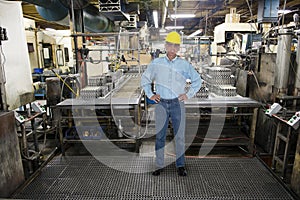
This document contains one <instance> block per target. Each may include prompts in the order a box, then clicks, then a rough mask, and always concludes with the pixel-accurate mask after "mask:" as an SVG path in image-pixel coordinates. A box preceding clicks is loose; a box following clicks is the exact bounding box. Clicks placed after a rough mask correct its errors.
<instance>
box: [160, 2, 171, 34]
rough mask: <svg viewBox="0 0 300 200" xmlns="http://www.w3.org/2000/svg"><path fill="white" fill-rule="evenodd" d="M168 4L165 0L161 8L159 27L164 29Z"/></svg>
mask: <svg viewBox="0 0 300 200" xmlns="http://www.w3.org/2000/svg"><path fill="white" fill-rule="evenodd" d="M168 6H169V0H165V4H164V7H163V9H162V12H163V13H162V20H161V28H162V29H165V23H166V18H167V13H168Z"/></svg>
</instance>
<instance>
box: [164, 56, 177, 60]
mask: <svg viewBox="0 0 300 200" xmlns="http://www.w3.org/2000/svg"><path fill="white" fill-rule="evenodd" d="M177 58H178V56H175V58H173V59H172V60H170V59H169V58H168V56H167V55H166V59H167V60H168V61H175V60H176V59H177Z"/></svg>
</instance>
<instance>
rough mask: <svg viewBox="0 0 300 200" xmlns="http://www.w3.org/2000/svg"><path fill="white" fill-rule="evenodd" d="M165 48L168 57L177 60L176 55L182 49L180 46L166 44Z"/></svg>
mask: <svg viewBox="0 0 300 200" xmlns="http://www.w3.org/2000/svg"><path fill="white" fill-rule="evenodd" d="M165 48H166V51H167V55H168V57H169V58H175V56H176V53H177V52H178V51H179V49H180V45H179V44H173V43H169V42H166V45H165Z"/></svg>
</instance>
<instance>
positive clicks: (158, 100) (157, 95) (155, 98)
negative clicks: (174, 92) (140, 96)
mask: <svg viewBox="0 0 300 200" xmlns="http://www.w3.org/2000/svg"><path fill="white" fill-rule="evenodd" d="M150 99H151V100H152V101H155V102H156V103H158V102H160V95H159V94H155V95H153V96H152V97H151V98H150Z"/></svg>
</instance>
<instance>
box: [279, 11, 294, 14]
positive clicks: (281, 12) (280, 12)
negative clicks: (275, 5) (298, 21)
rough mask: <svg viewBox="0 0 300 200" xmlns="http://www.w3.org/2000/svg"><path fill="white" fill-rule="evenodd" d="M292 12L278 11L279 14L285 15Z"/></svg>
mask: <svg viewBox="0 0 300 200" xmlns="http://www.w3.org/2000/svg"><path fill="white" fill-rule="evenodd" d="M291 12H292V11H291V10H278V14H284V15H286V14H289V13H291Z"/></svg>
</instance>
